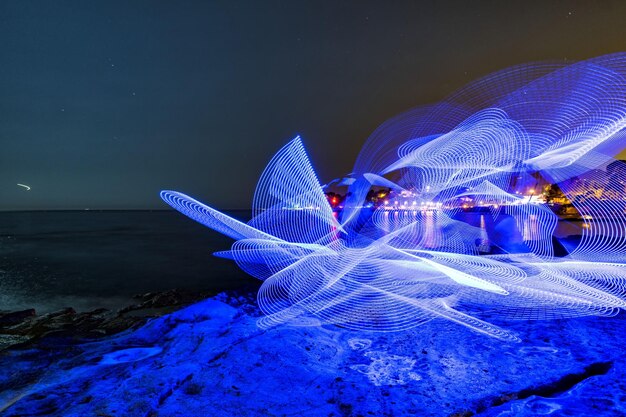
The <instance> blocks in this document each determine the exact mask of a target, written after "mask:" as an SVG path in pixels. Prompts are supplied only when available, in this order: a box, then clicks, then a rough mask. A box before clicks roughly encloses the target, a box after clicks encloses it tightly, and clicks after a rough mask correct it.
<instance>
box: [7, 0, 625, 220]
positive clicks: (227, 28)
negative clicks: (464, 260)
mask: <svg viewBox="0 0 626 417" xmlns="http://www.w3.org/2000/svg"><path fill="white" fill-rule="evenodd" d="M335 3H338V2H334V1H317V2H303V1H285V2H276V1H267V2H261V1H256V2H238V1H224V2H207V1H203V2H200V1H198V2H192V1H185V2H177V1H169V2H158V1H145V2H140V1H112V0H103V1H85V0H79V1H47V0H45V1H36V2H35V1H25V0H15V1H8V0H0V115H1V117H0V143H1V144H2V151H1V152H0V210H14V209H59V208H76V209H83V208H87V207H88V208H92V209H96V208H132V209H135V208H166V206H165V205H164V203H162V202H161V201H160V199H159V197H158V192H159V190H161V189H175V190H179V191H182V192H185V193H188V194H191V195H193V196H195V197H196V198H198V199H200V200H203V201H205V202H206V203H207V204H209V205H212V206H214V207H217V208H247V207H249V206H250V204H251V200H252V193H253V190H254V186H255V184H256V181H257V179H258V177H259V175H260V173H261V171H262V170H263V168H264V166H265V164H266V163H267V162H268V161H269V159H270V158H271V156H272V155H273V154H274V152H275V151H276V150H278V149H279V148H280V147H281V146H282V145H283V144H285V143H286V142H287V141H288V140H290V139H291V138H292V137H294V136H295V135H297V134H301V135H302V136H303V139H304V142H305V145H306V146H307V148H308V150H309V153H310V155H311V157H312V160H313V164H314V167H315V168H316V169H317V171H318V173H319V175H320V180H321V181H322V182H326V181H329V180H330V179H332V178H335V177H338V176H341V175H343V174H344V173H347V172H350V170H351V167H352V164H353V162H354V159H355V157H356V155H357V153H358V151H359V149H360V147H361V145H362V144H363V142H364V141H365V139H366V138H367V137H368V135H369V134H370V133H371V132H372V131H373V130H374V129H375V128H376V127H377V126H378V125H379V124H380V123H382V122H383V121H385V120H386V119H388V118H389V117H392V116H394V115H396V114H397V113H400V112H402V111H404V110H407V109H409V108H411V107H414V106H417V105H421V104H428V103H431V102H434V101H438V100H440V99H442V98H444V97H445V96H446V95H447V94H449V93H451V92H452V91H454V90H455V89H457V88H459V87H461V86H463V85H464V84H465V83H467V82H469V81H471V80H473V79H475V78H478V77H480V76H483V75H486V74H488V73H490V72H492V71H495V70H498V69H502V68H505V67H507V66H511V65H514V64H518V63H523V62H528V61H536V60H568V61H569V60H578V59H585V58H590V57H593V56H597V55H602V54H606V53H611V52H618V51H626V2H624V1H615V2H611V1H601V2H593V1H587V2H564V1H536V2H532V1H484V2H477V1H459V2H449V1H448V2H446V1H438V2H425V1H423V2H410V3H408V2H407V3H403V2H393V4H387V2H383V1H381V2H377V3H367V2H363V1H354V2H343V3H342V4H335ZM389 3H392V2H389ZM17 183H22V184H27V185H29V186H31V187H32V189H31V190H30V191H26V189H25V188H24V187H20V186H17Z"/></svg>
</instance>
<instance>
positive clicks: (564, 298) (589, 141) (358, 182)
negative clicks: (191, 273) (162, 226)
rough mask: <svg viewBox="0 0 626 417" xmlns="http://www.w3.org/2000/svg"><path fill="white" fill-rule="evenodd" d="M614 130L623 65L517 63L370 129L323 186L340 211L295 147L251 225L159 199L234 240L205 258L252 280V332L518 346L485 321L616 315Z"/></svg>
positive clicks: (275, 168)
mask: <svg viewBox="0 0 626 417" xmlns="http://www.w3.org/2000/svg"><path fill="white" fill-rule="evenodd" d="M624 127H626V54H614V55H608V56H602V57H598V58H594V59H591V60H588V61H582V62H578V63H575V64H571V65H565V64H563V63H535V64H526V65H520V66H516V67H512V68H509V69H506V70H503V71H500V72H497V73H494V74H491V75H489V76H487V77H484V78H482V79H479V80H478V81H475V82H473V83H472V84H470V85H468V86H466V87H465V88H463V89H461V90H460V91H458V92H456V93H455V94H453V95H451V96H450V97H448V98H447V99H446V100H444V101H442V102H441V103H438V104H435V105H432V106H427V107H420V108H417V109H413V110H410V111H408V112H406V113H404V114H401V115H399V116H397V117H395V118H393V119H391V120H389V121H387V122H386V123H384V124H383V125H382V126H380V127H379V128H378V129H377V130H376V131H375V132H374V133H373V134H372V135H371V136H370V138H369V139H368V140H367V142H366V143H365V145H364V148H363V150H362V152H361V153H360V155H359V156H358V158H357V161H356V163H355V166H354V169H353V173H352V174H351V175H350V176H349V178H344V179H340V180H335V181H332V182H331V183H330V184H331V185H330V186H333V187H334V186H341V187H344V190H343V193H344V194H343V195H345V199H344V200H343V201H342V202H341V204H340V205H336V204H331V203H330V202H329V199H328V198H327V195H326V194H325V192H326V191H328V188H327V189H325V188H324V187H322V186H321V184H320V182H319V181H318V179H317V177H316V174H315V172H314V170H313V168H312V166H311V163H310V161H309V159H308V157H307V154H306V152H305V150H304V147H303V144H302V141H301V139H300V138H299V137H297V138H295V139H294V140H292V141H291V142H289V143H288V144H287V145H286V146H285V147H284V148H282V149H281V150H280V151H279V152H278V153H277V154H276V156H275V157H274V158H273V159H272V160H271V162H270V163H269V165H268V166H267V168H266V169H265V171H264V172H263V174H262V176H261V179H260V181H259V183H258V186H257V189H256V192H255V194H254V201H253V213H252V214H253V218H252V220H250V221H249V222H248V223H247V224H246V223H243V222H240V221H238V220H235V219H233V218H231V217H229V216H227V215H225V214H222V213H220V212H219V211H217V210H214V209H212V208H210V207H208V206H206V205H204V204H202V203H200V202H198V201H196V200H194V199H193V198H191V197H188V196H186V195H184V194H181V193H178V192H174V191H163V192H162V193H161V196H162V198H163V199H164V200H165V201H166V202H167V203H168V204H170V205H171V206H172V207H174V208H175V209H176V210H178V211H180V212H182V213H184V214H186V215H187V216H189V217H191V218H192V219H194V220H196V221H198V222H200V223H202V224H204V225H206V226H208V227H210V228H212V229H214V230H217V231H218V232H221V233H223V234H225V235H228V236H230V237H232V238H234V239H236V242H235V243H234V244H233V246H232V248H231V250H229V251H225V252H219V253H218V254H217V255H219V256H223V257H226V258H230V259H233V260H234V261H235V262H237V264H238V265H239V266H240V267H241V268H242V269H243V270H244V271H246V272H247V273H249V274H251V275H253V276H255V277H257V278H259V279H260V280H263V281H264V282H263V285H262V286H261V289H260V291H259V294H258V300H259V305H260V308H261V309H262V311H263V312H264V313H265V314H266V315H265V316H264V317H263V318H262V319H260V321H259V324H260V325H261V326H264V327H269V326H274V325H277V324H279V323H284V322H289V323H294V324H295V323H300V324H311V323H318V324H319V323H332V324H337V325H340V326H342V327H346V328H351V329H362V330H375V331H397V330H403V329H408V328H412V327H415V326H418V325H420V324H423V323H426V322H428V321H430V320H432V319H435V318H444V319H448V320H451V321H453V322H456V323H458V324H460V325H463V326H466V327H469V328H471V329H473V330H475V331H478V332H482V333H485V334H487V335H490V336H494V337H497V338H501V339H503V340H508V341H516V340H518V339H517V337H516V335H515V334H513V333H512V332H509V331H507V330H506V329H504V328H502V327H498V326H496V325H494V324H491V323H489V322H487V321H486V320H487V319H489V320H491V321H499V320H511V319H523V320H527V319H532V320H534V319H553V318H567V317H576V316H583V315H601V316H611V315H615V314H617V313H618V312H619V311H620V310H621V309H623V308H625V307H626V301H625V294H626V285H625V283H626V263H625V261H626V216H625V214H624V213H625V202H626V199H625V197H626V193H625V184H626V166H625V165H624V164H623V163H621V162H616V161H615V160H614V159H613V156H614V155H615V154H616V153H617V152H618V151H619V150H620V149H621V148H622V147H623V146H624V144H625V143H626V139H625V136H624V135H625V130H624ZM557 186H558V188H557ZM550 190H559V192H560V193H561V195H560V203H559V204H557V205H555V204H553V203H554V200H552V201H551V200H550V199H548V200H547V201H546V200H545V198H544V197H545V196H547V195H548V194H549V193H550ZM372 193H373V194H372ZM377 193H378V195H379V197H381V198H378V199H376V198H374V199H372V195H376V194H377ZM333 195H339V194H333ZM559 207H560V211H558V210H557V208H559ZM568 227H569V228H570V233H569V234H564V233H562V232H559V230H560V229H563V228H566V229H567V228H568ZM572 230H574V232H571V231H572Z"/></svg>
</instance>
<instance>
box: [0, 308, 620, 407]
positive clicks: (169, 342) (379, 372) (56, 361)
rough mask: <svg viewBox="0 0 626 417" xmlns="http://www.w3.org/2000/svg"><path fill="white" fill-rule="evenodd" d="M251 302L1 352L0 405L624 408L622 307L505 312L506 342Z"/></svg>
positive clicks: (449, 328)
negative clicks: (105, 335)
mask: <svg viewBox="0 0 626 417" xmlns="http://www.w3.org/2000/svg"><path fill="white" fill-rule="evenodd" d="M222 299H223V298H222ZM251 311H252V312H254V310H252V309H250V307H249V306H248V307H244V308H242V307H239V308H235V307H232V306H230V305H227V304H225V303H223V302H221V301H218V300H216V299H209V300H207V301H204V302H201V303H199V304H196V305H193V306H191V307H188V308H186V309H183V310H180V311H178V312H175V313H173V314H171V315H167V316H164V317H162V318H159V319H155V320H153V321H151V322H149V323H148V324H147V325H145V326H144V327H143V328H141V329H138V330H136V331H129V332H127V333H125V334H122V335H119V336H116V337H114V338H110V339H107V340H101V341H97V342H92V343H85V344H81V345H73V344H71V343H69V342H67V341H65V340H64V339H63V337H62V336H60V337H58V338H48V339H45V340H47V342H44V343H40V344H39V345H35V346H36V347H35V348H26V349H21V350H20V349H17V350H13V351H5V352H4V353H3V354H2V356H0V369H2V372H1V373H0V387H1V388H2V393H1V394H0V404H2V405H1V407H2V409H3V412H2V413H1V414H2V415H3V416H35V415H37V416H39V415H59V416H60V415H62V416H96V415H97V416H198V415H202V416H204V415H206V416H292V415H293V416H412V415H415V416H450V415H456V416H470V415H478V416H536V415H551V416H582V415H595V416H618V415H624V414H625V413H626V406H625V405H624V403H626V398H625V396H626V394H624V393H626V386H625V385H626V382H625V381H626V379H625V378H624V377H625V376H626V366H625V359H624V358H623V355H622V353H623V346H624V344H625V341H626V332H625V331H624V330H625V328H626V326H625V324H626V322H625V320H624V317H623V315H619V316H617V317H614V318H599V317H588V318H578V319H571V320H552V321H533V322H525V321H520V322H509V323H508V326H509V327H510V328H511V329H512V330H514V331H516V332H518V333H519V336H520V338H521V339H522V342H521V343H506V342H502V341H500V340H498V339H495V338H491V337H487V336H485V335H482V334H479V333H476V332H473V331H472V330H469V329H467V328H465V327H463V326H459V325H455V324H454V323H452V322H450V321H447V320H433V321H431V322H429V323H427V324H425V325H423V326H420V327H418V328H415V329H413V330H410V331H406V332H399V333H371V332H356V331H348V330H343V329H340V328H337V327H310V328H305V327H299V328H298V327H287V326H279V327H275V328H272V329H270V330H260V329H259V328H258V327H257V325H256V318H255V317H253V316H254V313H252V314H249V313H250V312H251ZM472 413H474V414H472Z"/></svg>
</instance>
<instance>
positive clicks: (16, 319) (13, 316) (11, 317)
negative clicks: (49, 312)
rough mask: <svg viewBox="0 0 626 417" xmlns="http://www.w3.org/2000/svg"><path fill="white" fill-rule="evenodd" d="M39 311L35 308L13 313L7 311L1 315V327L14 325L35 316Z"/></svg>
mask: <svg viewBox="0 0 626 417" xmlns="http://www.w3.org/2000/svg"><path fill="white" fill-rule="evenodd" d="M36 315H37V313H36V312H35V309H34V308H29V309H27V310H22V311H14V312H12V313H5V314H2V315H0V327H6V326H14V325H16V324H19V323H21V322H23V321H24V320H26V319H29V318H32V317H35V316H36Z"/></svg>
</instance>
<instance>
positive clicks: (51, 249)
mask: <svg viewBox="0 0 626 417" xmlns="http://www.w3.org/2000/svg"><path fill="white" fill-rule="evenodd" d="M229 214H230V215H232V216H234V217H236V218H238V219H241V220H248V219H249V216H250V212H249V211H233V212H230V213H229ZM231 244H232V240H231V239H229V238H227V237H224V236H222V235H220V234H218V233H217V232H214V231H212V230H210V229H208V228H206V227H204V226H202V225H201V224H199V223H196V222H194V221H191V220H189V219H187V218H186V217H184V216H183V215H181V214H180V213H178V212H174V211H49V212H0V310H15V309H21V308H30V307H34V308H36V309H37V310H38V312H48V311H52V310H55V309H58V308H62V307H66V306H71V307H74V308H75V309H77V310H79V311H84V310H89V309H93V308H97V307H107V308H117V307H120V306H122V305H127V304H129V303H130V302H131V300H130V298H131V296H132V295H134V294H138V293H145V292H150V291H160V290H166V289H170V288H183V289H189V290H198V291H208V290H220V289H233V288H239V287H241V286H244V285H245V284H248V283H252V282H256V280H255V279H253V278H251V277H249V276H248V275H246V274H245V273H243V272H242V271H240V270H239V269H238V268H237V266H236V265H235V264H234V263H233V262H231V261H227V260H224V259H221V258H217V257H215V256H213V255H212V253H213V252H215V251H218V250H226V249H228V248H230V245H231Z"/></svg>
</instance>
